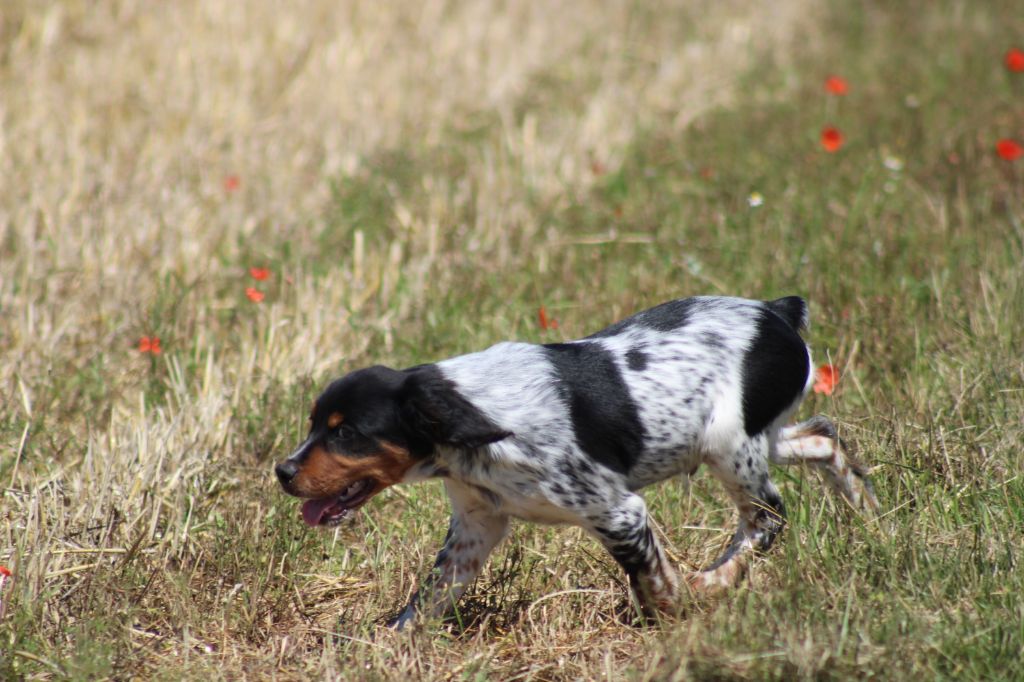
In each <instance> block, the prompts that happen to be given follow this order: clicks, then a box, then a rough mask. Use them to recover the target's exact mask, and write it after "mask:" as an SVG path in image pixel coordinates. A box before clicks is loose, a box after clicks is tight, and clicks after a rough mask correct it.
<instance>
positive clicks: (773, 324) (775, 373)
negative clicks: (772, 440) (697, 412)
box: [743, 297, 810, 436]
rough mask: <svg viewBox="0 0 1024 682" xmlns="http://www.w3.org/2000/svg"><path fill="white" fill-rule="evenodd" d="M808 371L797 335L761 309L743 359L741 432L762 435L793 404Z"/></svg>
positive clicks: (803, 349) (791, 328)
mask: <svg viewBox="0 0 1024 682" xmlns="http://www.w3.org/2000/svg"><path fill="white" fill-rule="evenodd" d="M794 298H795V297H794ZM780 300H787V299H780ZM809 371H810V366H809V363H808V360H807V347H806V346H805V345H804V342H803V340H802V339H801V338H800V335H799V334H797V333H796V331H795V329H794V328H793V327H792V326H791V325H790V324H789V323H788V322H787V321H786V320H784V319H783V318H781V317H779V316H778V315H777V314H775V313H774V312H772V310H771V309H764V310H763V311H762V312H761V315H760V316H759V318H758V320H757V332H756V334H755V336H754V340H753V343H751V344H750V348H748V349H747V352H746V355H745V356H744V358H743V428H744V430H746V432H747V435H748V436H753V435H756V434H758V433H760V432H761V431H763V430H764V429H765V428H766V427H767V426H768V425H769V424H771V423H772V422H773V421H774V420H775V419H776V418H777V417H778V416H779V415H780V414H782V413H783V412H784V411H785V410H786V408H788V407H790V406H791V405H792V404H793V403H794V402H795V401H796V399H797V398H798V397H799V396H800V394H801V393H802V392H803V388H804V385H805V384H806V383H807V374H808V372H809Z"/></svg>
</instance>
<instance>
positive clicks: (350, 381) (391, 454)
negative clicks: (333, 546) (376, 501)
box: [275, 365, 511, 526]
mask: <svg viewBox="0 0 1024 682" xmlns="http://www.w3.org/2000/svg"><path fill="white" fill-rule="evenodd" d="M309 420H310V427H309V435H308V436H307V437H306V440H305V441H303V443H302V444H301V445H299V447H298V448H297V449H296V450H295V452H294V453H292V455H291V456H290V457H288V459H286V460H285V461H283V462H281V463H280V464H278V465H277V467H275V472H276V473H277V478H278V480H279V481H280V482H281V485H282V487H284V489H285V491H286V492H287V493H289V494H291V495H295V496H296V497H304V498H308V499H307V501H306V502H305V503H304V504H303V505H302V518H303V519H304V520H305V522H306V523H307V524H309V525H311V526H317V525H328V526H329V525H336V524H338V523H340V522H341V521H342V519H344V517H345V516H346V515H347V514H348V512H349V511H351V510H353V509H356V508H358V507H360V506H362V505H363V504H365V503H366V501H367V500H369V499H370V498H371V497H373V496H374V495H376V494H377V493H379V492H380V491H381V490H384V488H387V487H388V486H390V485H394V484H395V483H398V482H399V481H401V480H402V479H403V477H404V476H405V474H406V472H408V471H409V469H410V468H411V467H412V466H413V465H415V464H416V463H417V462H418V461H422V460H424V459H426V458H428V457H430V456H431V455H432V454H433V453H434V451H435V449H436V448H437V447H438V446H447V447H451V448H458V449H467V450H469V449H474V448H479V447H482V446H484V445H487V444H489V443H494V442H496V441H499V440H501V439H503V438H506V437H507V436H509V435H511V434H510V433H509V432H508V431H503V430H501V429H500V428H498V426H496V425H495V424H494V423H493V422H491V421H490V420H489V419H488V418H487V417H485V416H484V415H483V414H482V413H481V412H480V411H479V410H478V409H477V408H475V407H474V406H473V405H472V404H471V403H470V402H469V401H468V400H466V399H465V398H464V397H463V396H461V395H459V393H458V392H457V391H456V389H455V386H454V385H453V384H452V383H451V382H450V381H448V380H446V379H445V378H444V377H443V376H442V375H441V372H440V370H439V369H438V368H437V366H436V365H421V366H419V367H414V368H412V369H408V370H401V371H399V370H394V369H389V368H387V367H380V366H378V367H370V368H367V369H361V370H358V371H355V372H352V373H351V374H349V375H347V376H345V377H342V378H341V379H338V380H337V381H334V382H332V383H331V385H330V386H328V387H327V389H326V390H325V391H324V392H323V393H322V394H320V397H318V398H317V399H316V402H314V403H313V410H312V413H311V414H310V416H309Z"/></svg>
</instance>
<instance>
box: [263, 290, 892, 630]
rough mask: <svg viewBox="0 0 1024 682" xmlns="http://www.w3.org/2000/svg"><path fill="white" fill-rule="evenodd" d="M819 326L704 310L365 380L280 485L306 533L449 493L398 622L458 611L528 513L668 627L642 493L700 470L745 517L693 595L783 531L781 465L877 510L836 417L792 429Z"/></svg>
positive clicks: (666, 579)
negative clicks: (608, 569) (575, 533)
mask: <svg viewBox="0 0 1024 682" xmlns="http://www.w3.org/2000/svg"><path fill="white" fill-rule="evenodd" d="M807 323H808V314H807V305H806V303H805V302H804V300H803V299H802V298H800V297H797V296H789V297H786V298H780V299H778V300H773V301H756V300H747V299H741V298H728V297H717V296H705V297H695V298H686V299H680V300H675V301H670V302H668V303H664V304H662V305H659V306H657V307H654V308H651V309H649V310H645V311H643V312H640V313H637V314H635V315H633V316H632V317H629V318H627V319H625V320H622V321H621V322H617V323H615V324H613V325H611V326H610V327H607V328H606V329H604V330H602V331H599V332H597V333H595V334H592V335H591V336H588V337H586V338H583V339H580V340H576V341H569V342H565V343H550V344H544V345H536V344H530V343H514V342H505V343H499V344H497V345H495V346H492V347H491V348H489V349H487V350H484V351H482V352H478V353H471V354H468V355H462V356H458V357H454V358H450V359H447V360H443V361H440V362H437V363H432V364H424V365H418V366H416V367H411V368H409V369H404V370H395V369H390V368H388V367H383V366H375V367H369V368H367V369H360V370H357V371H354V372H352V373H351V374H348V375H347V376H345V377H343V378H341V379H338V380H336V381H334V382H332V383H331V384H330V385H329V386H328V387H327V389H326V390H325V391H324V392H323V393H322V394H321V395H320V396H319V397H318V398H317V399H316V402H315V403H314V405H313V409H312V413H311V414H310V429H309V435H308V437H307V438H306V440H305V441H304V442H303V443H302V444H301V445H299V447H298V448H297V449H296V450H295V452H294V453H293V454H292V455H291V456H290V457H288V459H286V460H285V461H284V462H282V463H280V464H278V465H277V466H276V467H275V472H276V474H277V478H278V479H279V481H280V483H281V485H282V486H283V488H284V490H285V491H286V492H288V493H289V494H291V495H294V496H297V497H301V498H306V501H305V502H304V504H303V505H302V518H303V519H304V521H305V522H306V523H307V524H308V525H310V526H334V525H337V524H338V523H340V522H341V521H342V520H343V519H345V518H346V517H347V516H348V515H349V514H350V513H351V512H352V510H354V509H357V508H358V507H360V506H362V505H363V504H365V503H366V502H367V501H368V500H369V499H370V498H372V497H373V496H374V495H376V494H377V493H379V492H380V491H381V490H383V489H385V488H387V487H388V486H391V485H394V484H396V483H409V482H415V481H421V480H425V479H430V478H441V479H443V480H444V484H445V487H446V489H447V493H448V497H449V498H450V502H451V509H452V513H451V519H450V524H449V528H448V534H447V536H446V537H445V541H444V546H443V548H442V549H441V551H440V552H439V554H438V555H437V561H436V562H435V564H434V568H433V570H432V572H431V573H430V575H429V577H428V578H427V579H425V580H423V581H422V582H421V586H420V589H419V591H418V592H417V593H416V594H415V595H414V596H413V597H412V599H411V600H410V602H409V604H408V605H407V606H406V607H405V609H404V610H403V611H402V612H401V613H400V615H399V616H398V617H397V618H395V619H394V621H393V622H392V625H393V626H395V627H397V628H402V627H404V626H406V625H407V624H409V623H410V622H412V621H414V620H415V619H416V617H417V614H420V613H422V614H429V615H431V616H440V615H443V614H445V613H446V612H447V611H449V610H450V609H452V608H453V607H454V605H455V603H456V602H457V601H458V599H459V597H460V596H461V595H462V593H463V592H464V591H465V590H466V588H467V587H468V586H469V585H470V584H471V583H472V582H473V581H474V579H475V578H476V576H477V575H478V573H479V571H480V569H481V566H482V565H483V564H484V562H485V561H486V559H487V557H488V555H489V554H490V553H491V551H492V550H493V549H494V547H495V546H496V545H497V544H498V543H499V542H500V541H501V539H502V538H503V537H504V536H505V535H506V533H507V532H508V529H509V521H510V519H511V518H513V517H514V518H519V519H524V520H527V521H534V522H539V523H555V524H572V525H576V526H581V527H582V528H584V529H586V530H587V531H588V532H589V533H590V534H592V535H593V536H594V537H596V538H597V540H598V541H599V542H600V543H601V544H602V545H603V546H604V547H605V548H606V549H607V550H608V552H609V553H610V554H611V556H612V557H613V558H614V559H615V561H616V562H618V564H619V565H620V566H621V567H622V569H623V570H624V571H625V573H626V575H627V576H628V579H629V584H630V586H631V588H632V593H633V595H634V596H635V600H636V602H635V603H636V605H637V606H638V607H639V609H640V611H641V613H642V614H643V615H645V616H647V617H655V616H656V615H657V614H659V613H672V612H674V611H676V610H677V609H678V598H679V596H680V580H679V578H678V576H677V572H676V570H675V568H674V567H673V566H672V565H671V564H670V563H669V561H668V560H667V559H666V556H665V552H664V551H663V549H662V547H661V544H660V543H659V541H658V538H657V537H656V536H655V534H654V532H653V531H652V529H651V523H650V521H649V518H648V513H647V506H646V504H645V503H644V499H643V497H641V496H640V494H639V493H638V491H639V490H641V489H642V488H644V487H646V486H649V485H651V484H654V483H658V482H659V481H663V480H666V479H668V478H671V477H673V476H675V475H677V474H684V475H687V476H692V475H693V474H694V473H695V472H696V471H697V469H698V467H699V466H700V465H701V464H702V463H703V464H706V465H707V467H708V468H709V469H710V470H711V473H712V474H713V475H714V476H715V477H716V478H717V479H718V480H719V481H721V483H722V485H723V486H724V487H725V489H726V491H727V492H728V494H729V496H730V497H731V498H732V500H733V502H734V503H735V505H736V508H737V510H738V512H739V526H738V528H737V530H736V532H735V534H734V535H733V537H732V539H731V541H730V542H729V543H728V545H727V547H726V548H725V550H724V552H723V553H722V555H721V556H720V557H719V558H718V559H717V560H716V561H715V562H714V563H712V564H711V565H710V566H709V567H708V568H706V569H704V570H701V571H696V572H694V573H691V574H689V575H688V576H687V577H686V579H685V582H684V583H683V584H684V585H685V587H686V588H688V589H689V590H690V591H691V592H694V593H707V592H715V591H718V590H720V589H723V588H727V587H729V586H731V585H734V584H735V583H736V582H737V581H738V580H739V579H740V577H741V575H742V571H743V566H744V562H745V557H746V556H748V555H749V554H750V553H751V551H756V552H764V551H766V550H768V549H769V548H770V547H771V545H772V543H773V541H774V539H775V537H776V536H777V535H778V533H779V531H780V530H781V529H782V527H783V524H784V522H785V508H784V506H783V502H782V498H781V497H780V496H779V492H778V490H777V489H776V487H775V485H774V484H773V483H772V481H771V479H770V478H769V470H768V463H769V461H770V462H774V463H775V464H781V465H790V464H806V465H811V466H814V467H816V468H818V469H819V470H820V471H821V472H822V473H823V474H824V478H825V480H826V482H827V483H829V484H830V486H831V487H832V488H833V489H834V490H835V491H836V492H838V493H839V494H840V495H842V496H843V497H844V498H845V499H846V500H847V501H848V502H849V503H850V504H851V505H853V506H854V507H855V508H867V509H874V508H877V506H878V502H877V499H876V498H875V495H874V492H873V491H872V487H871V483H870V481H869V479H868V477H867V472H866V470H865V469H864V467H862V466H861V465H860V464H858V463H856V462H855V461H853V459H852V457H851V456H850V455H849V454H848V453H847V452H846V450H845V449H844V446H843V443H842V442H841V441H840V440H839V438H838V436H837V434H836V429H835V427H834V426H833V425H832V423H831V422H830V421H829V420H828V419H826V418H824V417H820V416H819V417H814V418H812V419H810V420H808V421H805V422H802V423H799V424H795V425H790V426H785V424H786V423H787V422H788V421H789V419H790V417H791V416H792V415H793V414H794V413H795V412H796V409H797V407H798V406H799V405H800V402H801V401H802V400H803V398H804V396H805V395H806V394H807V392H808V389H809V388H810V386H811V385H812V382H813V374H814V373H813V371H812V364H811V356H810V350H809V349H808V347H807V345H806V344H805V343H804V341H803V340H802V338H801V336H800V334H799V331H800V330H802V329H804V328H806V326H807Z"/></svg>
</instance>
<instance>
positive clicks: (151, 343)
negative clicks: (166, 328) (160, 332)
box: [139, 336, 163, 355]
mask: <svg viewBox="0 0 1024 682" xmlns="http://www.w3.org/2000/svg"><path fill="white" fill-rule="evenodd" d="M139 352H140V353H152V354H153V355H160V353H162V352H163V349H162V348H160V337H159V336H143V337H142V338H141V339H139Z"/></svg>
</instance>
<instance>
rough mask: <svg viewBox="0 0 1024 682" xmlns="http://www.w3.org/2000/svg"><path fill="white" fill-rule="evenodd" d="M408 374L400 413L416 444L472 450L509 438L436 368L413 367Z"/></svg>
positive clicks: (402, 391)
mask: <svg viewBox="0 0 1024 682" xmlns="http://www.w3.org/2000/svg"><path fill="white" fill-rule="evenodd" d="M408 373H409V375H408V378H407V379H406V380H405V383H404V384H403V386H402V390H401V399H400V408H399V409H400V414H401V418H402V421H403V422H404V423H405V425H406V428H408V429H409V431H410V432H411V433H412V434H413V436H414V437H415V438H416V439H417V440H426V441H428V442H429V443H431V444H432V445H451V446H454V447H460V448H470V449H472V448H479V447H482V446H484V445H488V444H489V443H496V442H498V441H499V440H502V439H504V438H508V437H509V436H511V435H512V433H511V432H509V431H505V430H502V429H501V428H499V427H498V425H497V424H495V423H494V422H492V421H491V420H490V419H488V418H487V417H486V416H485V415H484V414H483V413H482V412H481V411H480V410H478V409H477V408H476V407H474V406H473V404H472V403H470V402H469V401H468V400H466V399H465V398H463V397H462V396H461V395H459V393H458V391H456V390H455V385H454V384H452V382H451V381H449V380H447V379H445V378H444V377H443V376H441V372H440V370H439V369H438V368H437V367H436V366H435V365H421V366H419V367H414V368H413V369H411V370H408Z"/></svg>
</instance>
